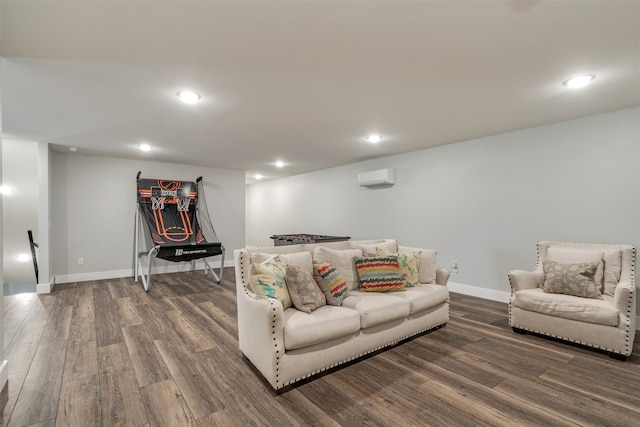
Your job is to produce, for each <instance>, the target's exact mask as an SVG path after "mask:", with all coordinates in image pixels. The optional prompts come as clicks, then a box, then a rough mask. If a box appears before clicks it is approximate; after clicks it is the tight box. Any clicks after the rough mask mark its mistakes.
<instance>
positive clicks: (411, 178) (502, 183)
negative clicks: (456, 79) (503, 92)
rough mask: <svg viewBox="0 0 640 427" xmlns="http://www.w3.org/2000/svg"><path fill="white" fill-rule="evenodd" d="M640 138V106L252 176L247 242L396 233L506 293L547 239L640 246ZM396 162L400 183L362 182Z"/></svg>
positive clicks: (482, 291)
mask: <svg viewBox="0 0 640 427" xmlns="http://www.w3.org/2000/svg"><path fill="white" fill-rule="evenodd" d="M426 137H428V136H426ZM639 141H640V107H636V108H631V109H626V110H621V111H616V112H612V113H607V114H601V115H596V116H591V117H585V118H581V119H577V120H571V121H566V122H562V123H556V124H552V125H547V126H540V127H535V128H530V129H523V130H519V131H515V132H509V133H505V134H500V135H494V136H490V137H486V138H479V139H475V140H471V141H465V142H460V143H457V144H450V145H445V146H440V147H436V148H431V149H425V150H421V151H415V152H411V153H406V154H401V155H396V156H389V157H385V158H381V159H376V160H371V161H365V162H359V163H354V164H350V165H346V166H341V167H336V168H331V169H326V170H321V171H317V172H312V173H308V174H303V175H298V176H293V177H289V178H283V179H277V180H273V181H268V182H264V183H258V184H253V185H249V186H248V189H247V226H246V230H247V244H248V245H258V246H264V245H272V243H271V241H270V239H269V236H271V235H272V234H288V233H317V234H330V235H347V236H351V238H352V239H367V238H396V239H398V240H399V241H400V242H401V243H402V244H406V245H410V246H418V247H423V248H435V249H437V250H438V251H439V254H438V264H439V265H440V266H443V267H445V268H449V269H450V268H451V265H452V263H453V262H457V263H458V265H459V268H460V271H459V273H458V274H452V276H451V286H450V287H451V289H452V290H457V291H461V292H464V293H470V294H475V295H478V296H483V297H485V298H491V299H498V300H504V299H505V298H506V297H508V293H509V283H508V280H507V273H508V271H509V270H511V269H533V268H534V266H535V261H536V242H537V241H538V240H560V241H584V242H600V243H627V244H634V245H636V246H638V247H640V167H639V166H638V165H640V143H639ZM389 167H393V168H396V184H395V185H394V186H393V187H391V188H384V189H375V190H371V189H365V188H361V187H358V185H357V184H356V177H357V175H358V173H362V172H368V171H371V170H376V169H382V168H389ZM639 304H640V302H639Z"/></svg>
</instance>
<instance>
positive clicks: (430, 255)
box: [398, 246, 438, 283]
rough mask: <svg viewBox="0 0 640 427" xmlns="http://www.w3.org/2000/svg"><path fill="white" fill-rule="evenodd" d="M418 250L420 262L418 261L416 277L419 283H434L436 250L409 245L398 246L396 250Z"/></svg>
mask: <svg viewBox="0 0 640 427" xmlns="http://www.w3.org/2000/svg"><path fill="white" fill-rule="evenodd" d="M417 251H420V262H419V263H418V278H419V279H420V283H436V270H437V269H438V267H437V266H436V256H437V255H438V251H436V250H433V249H420V248H411V247H409V246H398V252H417Z"/></svg>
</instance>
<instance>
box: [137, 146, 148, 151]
mask: <svg viewBox="0 0 640 427" xmlns="http://www.w3.org/2000/svg"><path fill="white" fill-rule="evenodd" d="M138 149H139V150H140V151H151V146H150V145H149V144H140V145H138Z"/></svg>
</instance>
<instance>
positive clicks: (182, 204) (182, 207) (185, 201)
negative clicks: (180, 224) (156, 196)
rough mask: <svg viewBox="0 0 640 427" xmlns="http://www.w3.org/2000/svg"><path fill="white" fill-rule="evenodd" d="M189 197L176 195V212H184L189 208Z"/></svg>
mask: <svg viewBox="0 0 640 427" xmlns="http://www.w3.org/2000/svg"><path fill="white" fill-rule="evenodd" d="M189 202H190V199H189V198H187V197H176V205H178V206H177V207H178V212H186V211H188V210H189Z"/></svg>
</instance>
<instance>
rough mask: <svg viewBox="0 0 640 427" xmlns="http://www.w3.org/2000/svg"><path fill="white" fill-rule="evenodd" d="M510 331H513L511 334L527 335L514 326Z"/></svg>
mask: <svg viewBox="0 0 640 427" xmlns="http://www.w3.org/2000/svg"><path fill="white" fill-rule="evenodd" d="M511 329H513V332H515V333H516V334H521V335H525V334H526V333H527V331H525V330H524V329H520V328H516V327H515V326H512V327H511Z"/></svg>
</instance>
